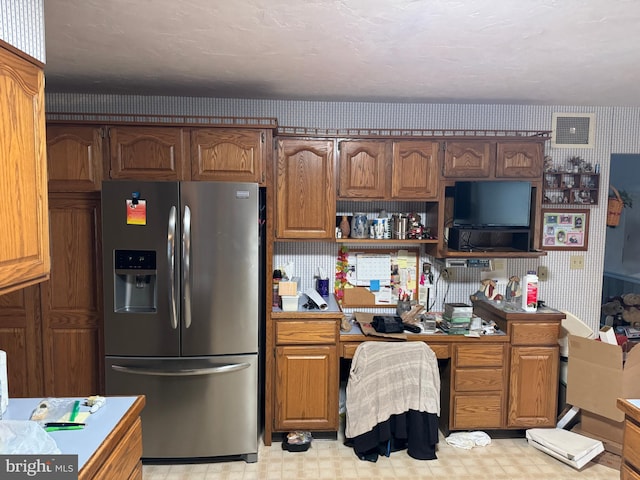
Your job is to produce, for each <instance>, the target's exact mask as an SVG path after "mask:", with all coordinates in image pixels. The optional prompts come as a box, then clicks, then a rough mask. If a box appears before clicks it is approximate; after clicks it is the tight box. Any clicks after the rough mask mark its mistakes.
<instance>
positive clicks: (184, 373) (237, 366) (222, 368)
mask: <svg viewBox="0 0 640 480" xmlns="http://www.w3.org/2000/svg"><path fill="white" fill-rule="evenodd" d="M250 366H251V364H250V363H247V362H243V363H229V364H226V365H218V366H215V367H207V368H177V369H173V370H169V369H156V368H145V367H134V366H129V367H128V366H125V365H111V368H112V369H113V370H115V371H116V372H122V373H131V374H134V375H152V376H159V377H191V376H194V375H211V374H214V373H230V372H237V371H238V370H244V369H245V368H249V367H250Z"/></svg>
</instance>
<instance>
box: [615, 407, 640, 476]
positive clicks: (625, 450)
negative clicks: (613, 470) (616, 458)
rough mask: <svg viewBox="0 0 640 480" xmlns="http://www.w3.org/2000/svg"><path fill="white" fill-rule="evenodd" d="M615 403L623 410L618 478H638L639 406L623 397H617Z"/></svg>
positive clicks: (639, 459)
mask: <svg viewBox="0 0 640 480" xmlns="http://www.w3.org/2000/svg"><path fill="white" fill-rule="evenodd" d="M616 405H617V407H618V408H619V409H620V410H622V411H623V412H624V436H623V440H622V466H621V468H620V478H621V479H622V480H640V408H638V407H637V405H636V402H635V401H634V403H631V401H629V400H627V399H625V398H618V399H617V401H616Z"/></svg>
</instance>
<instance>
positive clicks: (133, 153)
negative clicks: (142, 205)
mask: <svg viewBox="0 0 640 480" xmlns="http://www.w3.org/2000/svg"><path fill="white" fill-rule="evenodd" d="M109 143H110V146H111V149H110V152H111V178H120V179H138V180H189V179H190V178H189V177H190V169H189V168H188V167H189V166H188V163H187V162H188V154H187V151H188V148H189V134H188V132H187V131H186V130H185V129H183V128H177V127H110V128H109Z"/></svg>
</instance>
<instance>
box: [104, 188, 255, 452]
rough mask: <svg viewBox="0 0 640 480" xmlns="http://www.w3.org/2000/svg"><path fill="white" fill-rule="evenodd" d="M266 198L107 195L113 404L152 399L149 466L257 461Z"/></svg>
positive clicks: (145, 424)
mask: <svg viewBox="0 0 640 480" xmlns="http://www.w3.org/2000/svg"><path fill="white" fill-rule="evenodd" d="M260 194H261V191H260V189H259V188H258V186H257V185H256V184H251V183H226V182H139V181H105V182H104V183H103V186H102V219H103V225H102V232H103V245H102V246H103V252H104V253H103V256H104V310H105V319H104V335H105V354H106V361H105V369H106V372H105V382H106V393H107V395H133V394H144V395H146V406H145V408H144V410H143V412H142V432H143V435H142V440H143V458H145V459H192V458H200V457H225V456H242V457H244V458H245V459H246V460H247V461H249V462H253V461H256V460H257V452H258V435H259V427H258V422H259V420H258V419H259V416H258V408H259V404H260V402H259V396H258V395H259V389H258V381H259V355H258V353H259V350H258V346H259V319H260V315H261V312H262V308H261V305H262V304H264V302H263V301H262V299H261V291H262V289H261V288H260V279H261V278H263V275H262V273H261V269H262V255H261V249H262V247H263V245H262V243H263V242H262V241H261V238H260V231H261V229H260V226H259V224H260V223H262V222H261V219H260V210H261V208H260V207H261V196H260Z"/></svg>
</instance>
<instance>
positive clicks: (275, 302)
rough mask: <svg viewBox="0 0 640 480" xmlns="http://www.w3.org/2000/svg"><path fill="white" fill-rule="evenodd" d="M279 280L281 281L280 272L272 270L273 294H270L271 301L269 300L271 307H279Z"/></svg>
mask: <svg viewBox="0 0 640 480" xmlns="http://www.w3.org/2000/svg"><path fill="white" fill-rule="evenodd" d="M280 280H282V272H281V271H280V270H274V271H273V283H272V286H273V294H272V300H271V302H272V303H271V305H272V306H273V307H279V306H280V293H279V291H278V288H279V286H280Z"/></svg>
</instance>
